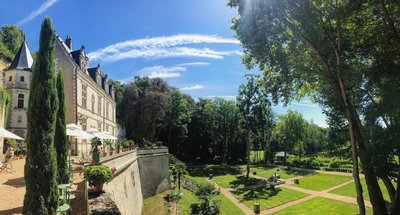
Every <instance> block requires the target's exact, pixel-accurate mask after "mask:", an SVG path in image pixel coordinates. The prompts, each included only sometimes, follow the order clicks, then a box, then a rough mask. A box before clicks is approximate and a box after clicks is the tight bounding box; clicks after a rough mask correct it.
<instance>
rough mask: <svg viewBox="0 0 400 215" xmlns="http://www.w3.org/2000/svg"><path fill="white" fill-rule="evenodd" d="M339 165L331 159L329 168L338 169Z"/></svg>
mask: <svg viewBox="0 0 400 215" xmlns="http://www.w3.org/2000/svg"><path fill="white" fill-rule="evenodd" d="M339 167H340V164H339V162H338V161H336V160H335V159H333V160H332V161H331V162H330V163H329V168H332V169H335V168H339Z"/></svg>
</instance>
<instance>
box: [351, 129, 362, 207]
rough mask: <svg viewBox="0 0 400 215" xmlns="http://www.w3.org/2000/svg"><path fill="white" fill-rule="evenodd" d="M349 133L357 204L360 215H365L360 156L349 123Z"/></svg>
mask: <svg viewBox="0 0 400 215" xmlns="http://www.w3.org/2000/svg"><path fill="white" fill-rule="evenodd" d="M349 132H350V139H351V158H352V161H353V178H354V184H355V186H356V193H357V204H358V210H359V213H360V215H365V213H366V212H365V203H364V197H363V190H362V186H361V182H360V175H359V171H358V156H357V143H356V141H355V138H354V133H353V128H352V126H351V124H350V123H349Z"/></svg>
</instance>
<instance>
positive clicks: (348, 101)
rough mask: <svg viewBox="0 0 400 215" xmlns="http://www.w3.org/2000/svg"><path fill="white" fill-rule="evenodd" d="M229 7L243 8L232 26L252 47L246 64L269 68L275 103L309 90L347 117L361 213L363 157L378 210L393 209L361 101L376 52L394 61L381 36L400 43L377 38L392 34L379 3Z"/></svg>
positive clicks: (236, 1)
mask: <svg viewBox="0 0 400 215" xmlns="http://www.w3.org/2000/svg"><path fill="white" fill-rule="evenodd" d="M393 4H394V3H393ZM229 5H230V6H232V7H237V8H238V11H239V17H238V18H236V19H234V21H233V27H232V28H233V29H234V30H235V31H236V36H237V38H238V39H239V40H240V41H241V42H242V45H243V47H244V49H245V51H244V52H245V53H246V54H245V56H244V58H243V59H244V62H245V64H246V65H247V66H249V67H252V66H258V67H259V68H260V69H261V70H263V71H264V81H265V82H266V84H265V86H266V87H268V92H269V93H270V94H271V95H272V96H273V97H274V101H277V100H278V98H282V97H283V98H284V100H285V101H286V102H289V101H290V100H291V99H293V98H295V97H298V96H303V95H304V94H302V92H307V93H312V94H313V95H314V96H316V97H318V98H319V99H320V100H321V101H325V104H327V105H329V106H330V107H333V108H332V109H337V110H338V111H339V112H341V114H342V115H343V116H344V117H345V119H346V121H347V123H348V130H349V134H350V139H351V145H352V160H353V168H354V171H353V172H354V178H355V181H356V185H357V186H356V188H357V196H358V198H357V199H358V204H359V209H360V214H365V206H364V203H363V199H362V190H361V186H359V177H358V174H357V172H358V169H357V167H358V164H357V162H358V161H357V159H358V158H357V156H359V157H360V160H361V165H362V168H363V171H364V174H365V178H366V183H367V187H368V191H369V192H368V193H369V196H370V200H371V203H372V205H373V208H374V212H375V213H377V214H387V209H386V205H385V202H384V199H383V196H382V192H381V190H380V188H379V185H378V183H377V178H376V173H375V168H374V165H373V160H372V158H373V157H372V156H370V155H371V153H372V154H373V152H372V151H371V148H372V147H371V142H370V139H369V137H368V136H367V134H366V131H365V127H364V125H363V122H362V117H361V113H362V112H361V111H360V109H359V107H360V106H362V103H360V97H359V96H358V95H357V93H358V92H359V90H358V88H360V87H363V86H364V85H365V84H366V83H368V78H370V77H373V75H374V74H377V73H376V72H375V71H376V70H375V71H374V69H373V68H372V66H373V65H374V64H375V62H376V58H374V57H377V55H376V54H379V55H381V56H382V57H386V56H387V57H389V58H390V56H388V55H382V54H383V53H384V52H382V51H380V50H388V49H385V47H383V46H381V44H379V42H376V41H380V40H385V39H387V40H389V41H396V40H395V39H393V40H391V39H392V38H393V35H394V34H392V35H391V37H384V38H385V39H383V38H382V37H380V38H379V39H378V35H381V36H382V34H381V32H385V33H383V35H384V36H387V32H389V31H388V30H387V29H386V30H385V29H384V28H383V27H384V26H385V25H386V24H387V23H382V15H381V14H380V13H377V12H376V9H377V5H378V4H377V3H376V2H374V1H367V2H362V1H335V2H331V1H325V0H323V1H317V0H316V1H302V2H295V1H290V0H283V1H282V0H279V1H278V0H270V1H263V0H254V1H245V0H230V1H229ZM394 8H397V9H398V7H394ZM392 12H393V11H392ZM394 14H396V13H394ZM397 14H398V13H397ZM371 26H373V27H371ZM375 36H377V37H375ZM371 38H373V39H371ZM389 38H390V39H389ZM386 45H387V43H386ZM393 45H395V44H392V46H393ZM366 47H370V48H369V49H365V48H366ZM391 50H393V49H391ZM369 51H370V52H369ZM386 54H387V53H386ZM370 72H372V73H370ZM378 80H381V81H384V80H385V79H381V78H378ZM389 80H395V79H391V78H390V79H389ZM391 83H395V82H391ZM394 86H395V84H394ZM355 89H356V90H355ZM353 90H354V91H353Z"/></svg>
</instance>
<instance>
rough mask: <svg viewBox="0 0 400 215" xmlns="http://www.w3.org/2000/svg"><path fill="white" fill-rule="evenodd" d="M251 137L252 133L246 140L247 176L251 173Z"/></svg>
mask: <svg viewBox="0 0 400 215" xmlns="http://www.w3.org/2000/svg"><path fill="white" fill-rule="evenodd" d="M249 134H250V133H249ZM249 138H250V135H249V137H248V138H247V140H246V157H247V165H246V178H248V177H249V175H250V141H249Z"/></svg>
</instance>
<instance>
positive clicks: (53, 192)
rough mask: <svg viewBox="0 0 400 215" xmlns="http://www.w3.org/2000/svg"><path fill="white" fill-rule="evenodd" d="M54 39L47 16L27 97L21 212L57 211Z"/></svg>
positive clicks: (56, 100) (50, 212) (45, 212)
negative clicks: (24, 189)
mask: <svg viewBox="0 0 400 215" xmlns="http://www.w3.org/2000/svg"><path fill="white" fill-rule="evenodd" d="M55 39H56V37H55V32H54V29H53V25H52V22H51V19H50V18H49V17H46V18H45V20H44V22H43V24H42V28H41V31H40V40H39V51H38V53H37V60H36V62H35V65H34V67H33V75H32V82H31V89H30V97H29V108H28V134H27V138H26V140H27V158H26V163H25V185H26V193H25V198H24V207H23V212H22V213H23V214H35V215H36V214H41V215H48V214H56V210H57V200H58V188H57V180H56V179H57V178H56V177H57V161H56V153H55V149H54V133H55V122H56V113H57V109H58V99H57V92H56V79H55V75H54V56H55Z"/></svg>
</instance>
